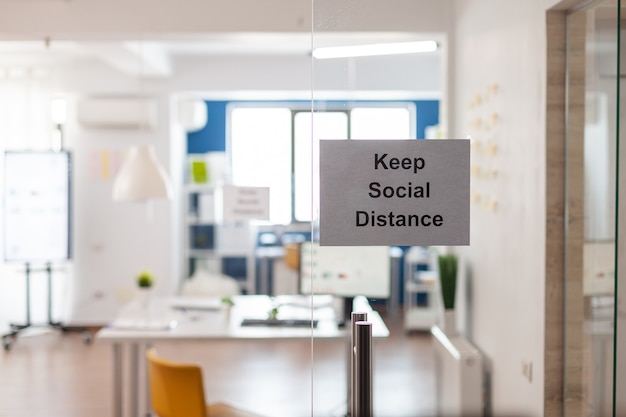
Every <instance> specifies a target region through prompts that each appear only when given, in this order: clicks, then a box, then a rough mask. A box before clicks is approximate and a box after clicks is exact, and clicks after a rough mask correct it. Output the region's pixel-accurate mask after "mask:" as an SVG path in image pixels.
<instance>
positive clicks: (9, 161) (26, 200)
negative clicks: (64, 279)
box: [3, 151, 71, 263]
mask: <svg viewBox="0 0 626 417" xmlns="http://www.w3.org/2000/svg"><path fill="white" fill-rule="evenodd" d="M70 191H71V155H70V153H69V152H13V151H8V152H5V155H4V199H3V202H4V210H3V213H4V224H3V226H4V227H3V229H4V241H3V246H4V259H5V261H7V262H24V263H28V262H37V261H41V262H53V261H65V260H68V259H70Z"/></svg>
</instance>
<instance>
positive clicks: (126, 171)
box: [113, 145, 172, 201]
mask: <svg viewBox="0 0 626 417" xmlns="http://www.w3.org/2000/svg"><path fill="white" fill-rule="evenodd" d="M171 197H172V185H171V183H170V180H169V178H168V176H167V172H165V169H164V168H163V167H162V166H161V164H160V163H159V161H158V159H157V157H156V153H155V152H154V147H153V146H150V145H135V146H132V147H131V148H130V149H129V150H128V152H127V154H126V158H124V162H123V164H122V166H121V168H120V170H119V172H118V174H117V177H116V178H115V182H114V183H113V200H114V201H145V200H151V199H157V198H171Z"/></svg>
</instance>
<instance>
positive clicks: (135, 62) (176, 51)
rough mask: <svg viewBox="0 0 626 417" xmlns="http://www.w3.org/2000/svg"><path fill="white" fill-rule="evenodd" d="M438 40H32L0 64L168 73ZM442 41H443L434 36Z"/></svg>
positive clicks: (16, 44)
mask: <svg viewBox="0 0 626 417" xmlns="http://www.w3.org/2000/svg"><path fill="white" fill-rule="evenodd" d="M424 39H433V36H432V35H430V36H425V35H423V34H419V33H403V32H376V33H366V32H356V33H355V32H352V33H342V34H334V33H319V34H313V35H311V34H310V33H223V34H209V35H194V36H190V35H188V34H187V35H184V36H176V35H168V38H167V39H157V40H155V39H129V40H91V39H90V40H80V41H74V40H58V41H57V40H46V39H41V40H35V41H33V40H29V41H2V42H0V68H5V70H6V68H10V67H13V68H14V67H31V68H32V67H38V66H41V67H45V66H47V65H54V64H57V63H64V62H69V61H74V60H77V59H94V58H95V59H99V60H101V61H104V62H107V63H108V64H110V65H112V66H114V67H115V68H117V69H119V70H120V71H124V72H125V73H129V74H133V73H135V74H138V73H140V72H141V73H142V74H143V75H152V76H169V75H170V74H171V68H172V65H171V61H172V59H174V58H175V57H182V56H192V57H193V56H216V57H217V56H303V57H306V56H309V55H310V52H311V50H312V48H313V47H314V46H315V47H318V46H330V45H356V44H365V43H384V42H402V41H415V40H424ZM435 40H438V39H435Z"/></svg>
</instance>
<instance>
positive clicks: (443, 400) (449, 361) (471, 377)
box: [431, 326, 485, 417]
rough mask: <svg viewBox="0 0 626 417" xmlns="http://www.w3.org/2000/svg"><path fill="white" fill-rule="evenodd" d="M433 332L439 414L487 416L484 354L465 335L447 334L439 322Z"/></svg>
mask: <svg viewBox="0 0 626 417" xmlns="http://www.w3.org/2000/svg"><path fill="white" fill-rule="evenodd" d="M431 333H432V335H433V336H434V337H433V344H434V350H435V359H436V380H437V390H436V391H437V415H438V416H440V417H457V416H458V417H481V416H483V415H484V409H485V407H484V392H483V360H482V355H481V354H480V352H479V351H478V349H476V348H475V347H474V346H473V345H472V344H471V343H470V342H469V341H468V340H467V339H465V338H464V337H463V336H461V335H455V336H447V335H446V334H445V333H444V332H443V331H442V330H441V329H440V328H439V327H437V326H434V327H433V328H432V329H431Z"/></svg>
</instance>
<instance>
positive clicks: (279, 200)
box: [230, 103, 415, 224]
mask: <svg viewBox="0 0 626 417" xmlns="http://www.w3.org/2000/svg"><path fill="white" fill-rule="evenodd" d="M412 113H414V111H412V107H411V104H410V103H400V104H395V105H394V106H385V107H380V106H379V107H372V106H365V105H363V106H355V107H351V108H343V107H342V108H341V109H338V110H334V109H327V110H324V111H316V112H314V113H311V112H310V111H309V110H305V109H297V108H295V107H289V106H285V107H243V106H236V107H233V108H232V110H231V112H230V132H231V134H230V157H231V167H232V178H233V184H235V185H240V186H269V187H270V222H271V223H273V224H289V223H292V222H307V221H311V220H312V218H316V217H317V215H313V214H314V213H313V211H315V212H317V207H316V205H314V202H316V201H319V198H317V197H314V196H317V195H319V166H318V163H317V161H318V160H319V140H320V139H336V140H345V139H410V138H415V134H414V133H412V132H414V130H415V128H414V122H413V120H414V117H413V115H412Z"/></svg>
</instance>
